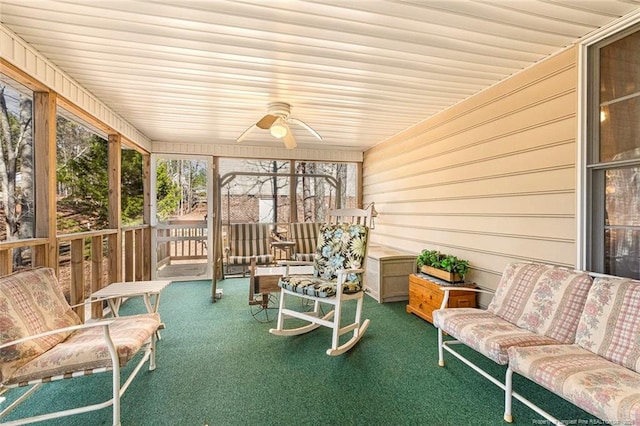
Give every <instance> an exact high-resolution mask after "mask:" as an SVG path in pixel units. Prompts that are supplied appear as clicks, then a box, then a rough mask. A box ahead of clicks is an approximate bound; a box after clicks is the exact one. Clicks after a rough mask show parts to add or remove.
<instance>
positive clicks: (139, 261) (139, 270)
mask: <svg viewBox="0 0 640 426" xmlns="http://www.w3.org/2000/svg"><path fill="white" fill-rule="evenodd" d="M144 231H145V230H144V228H142V229H136V230H135V231H134V232H135V234H134V237H135V242H134V244H135V251H136V255H135V258H136V262H135V265H134V268H135V271H134V280H135V281H144V280H145V279H144V276H145V275H144V269H143V267H144V263H143V262H144V258H145V257H146V256H145V255H144V253H145V245H144Z"/></svg>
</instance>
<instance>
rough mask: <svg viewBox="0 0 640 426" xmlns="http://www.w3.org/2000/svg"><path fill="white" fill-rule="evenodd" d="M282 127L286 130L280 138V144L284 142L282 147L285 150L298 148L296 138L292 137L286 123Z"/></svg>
mask: <svg viewBox="0 0 640 426" xmlns="http://www.w3.org/2000/svg"><path fill="white" fill-rule="evenodd" d="M283 125H284V127H286V128H287V134H286V135H284V136H283V137H282V142H284V146H285V147H286V148H287V149H293V148H295V147H296V146H298V144H297V143H296V138H294V137H293V133H291V129H290V128H289V126H287V125H286V123H283Z"/></svg>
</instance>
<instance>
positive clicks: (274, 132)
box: [236, 102, 322, 149]
mask: <svg viewBox="0 0 640 426" xmlns="http://www.w3.org/2000/svg"><path fill="white" fill-rule="evenodd" d="M290 112H291V105H289V104H288V103H285V102H271V103H269V109H268V110H267V114H266V115H265V116H264V117H262V118H261V119H260V120H259V121H258V122H257V123H256V124H253V125H251V126H250V127H249V128H248V129H247V130H245V131H244V132H242V134H241V135H240V136H239V137H238V139H236V141H237V142H242V141H243V140H244V138H246V137H247V135H248V134H249V133H250V132H251V131H252V130H253V129H254V128H255V127H258V128H260V129H264V130H266V129H269V133H271V136H273V137H275V138H277V139H282V141H283V142H284V146H285V147H287V149H293V148H295V147H296V146H297V144H296V139H295V138H294V137H293V133H292V132H291V129H290V127H289V124H290V123H294V124H297V125H299V126H302V127H304V128H305V129H307V130H308V131H309V133H311V134H312V135H313V136H315V137H316V138H318V139H319V140H322V136H320V134H319V133H318V132H316V131H315V130H313V129H312V128H311V127H310V126H309V125H308V124H307V123H305V122H304V121H302V120H298V119H297V118H294V117H290V116H289V114H290Z"/></svg>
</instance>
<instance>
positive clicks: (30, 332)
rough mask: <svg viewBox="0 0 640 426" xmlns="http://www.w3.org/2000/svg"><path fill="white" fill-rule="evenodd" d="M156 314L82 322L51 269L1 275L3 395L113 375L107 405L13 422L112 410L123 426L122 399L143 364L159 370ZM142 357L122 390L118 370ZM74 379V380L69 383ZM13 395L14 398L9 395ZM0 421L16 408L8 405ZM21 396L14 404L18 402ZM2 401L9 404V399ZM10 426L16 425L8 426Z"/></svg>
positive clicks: (0, 368)
mask: <svg viewBox="0 0 640 426" xmlns="http://www.w3.org/2000/svg"><path fill="white" fill-rule="evenodd" d="M159 326H160V318H159V316H158V314H157V313H150V314H142V315H133V316H127V317H118V318H113V319H108V320H100V321H95V322H88V323H86V324H83V323H82V321H81V320H80V318H79V317H78V315H77V314H76V313H75V312H74V311H73V309H72V307H71V306H69V304H68V303H67V301H66V299H65V298H64V296H63V294H62V291H61V289H60V287H59V284H58V281H57V278H56V276H55V274H54V272H53V270H52V269H51V268H36V269H30V270H25V271H20V272H17V273H14V274H12V275H7V276H3V277H0V395H2V394H4V393H5V392H7V391H8V390H10V389H13V388H17V387H22V386H31V388H30V389H29V390H28V391H27V392H26V393H24V395H25V396H28V395H31V394H32V392H33V391H34V390H35V389H37V388H38V387H39V386H41V385H42V384H43V383H47V382H51V381H54V380H60V379H73V378H76V377H79V376H83V375H89V374H93V373H100V372H106V371H112V378H113V379H112V383H113V393H112V399H110V400H108V401H105V402H103V403H99V404H94V405H90V406H85V407H78V408H72V409H68V410H64V411H59V412H55V413H47V414H42V415H38V416H34V417H29V418H23V419H20V420H17V421H15V424H23V423H25V422H26V423H28V422H32V421H34V422H35V421H40V420H46V419H51V418H56V417H62V416H67V415H71V414H77V413H81V412H85V411H91V410H99V409H102V408H104V407H108V406H113V424H114V425H118V424H120V397H121V395H122V393H124V390H125V389H126V388H127V386H128V384H129V382H130V381H131V380H132V379H133V377H135V375H136V373H137V371H138V370H139V369H140V367H141V366H142V364H143V363H145V362H146V361H149V369H150V370H153V369H155V339H156V331H157V329H158V327H159ZM139 352H142V353H143V355H142V357H141V359H140V360H139V361H138V364H137V367H136V368H135V369H134V371H133V372H132V373H131V374H130V376H129V378H128V379H127V381H126V382H125V384H124V385H123V386H121V385H120V367H123V366H125V365H126V364H128V362H129V361H130V360H132V359H133V358H134V356H136V354H138V353H139ZM72 383H73V380H71V381H70V384H72ZM7 395H8V396H10V394H7ZM3 399H5V397H2V398H0V409H1V410H2V411H0V419H3V418H4V417H5V416H6V415H8V414H9V412H10V411H11V410H12V409H13V408H14V406H15V405H14V404H11V405H8V406H7V407H4V406H3V405H2V404H3V403H2V400H3ZM22 400H23V398H18V399H17V400H16V401H17V403H18V404H19V403H20V402H21V401H22ZM4 403H6V404H9V399H8V398H7V400H6V401H4ZM9 424H14V422H10V423H9Z"/></svg>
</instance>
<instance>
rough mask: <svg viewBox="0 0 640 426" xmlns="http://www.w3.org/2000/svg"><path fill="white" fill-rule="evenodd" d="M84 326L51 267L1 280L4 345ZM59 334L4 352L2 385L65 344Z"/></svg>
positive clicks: (0, 340) (1, 353)
mask: <svg viewBox="0 0 640 426" xmlns="http://www.w3.org/2000/svg"><path fill="white" fill-rule="evenodd" d="M78 324H80V318H79V317H78V315H77V314H76V313H75V312H74V311H73V310H72V309H71V307H70V306H69V304H68V303H67V301H66V299H65V298H64V295H63V294H62V290H61V289H60V287H59V285H58V280H57V279H56V276H55V275H54V272H53V269H51V268H37V269H30V270H25V271H20V272H16V273H14V274H11V275H7V276H4V277H0V343H7V342H10V341H13V340H17V339H21V338H23V337H27V336H32V335H34V334H38V333H44V332H46V331H51V330H55V329H57V328H63V327H68V326H72V325H78ZM69 334H70V333H68V332H67V333H58V334H54V335H50V336H46V337H41V338H38V339H34V340H29V341H27V342H24V343H19V344H17V345H14V346H10V347H8V348H4V349H0V383H2V382H4V381H5V378H7V377H11V376H12V375H13V372H14V371H15V370H16V369H17V368H19V367H20V366H22V365H24V364H26V363H27V362H29V361H30V360H32V359H34V358H36V357H37V356H39V355H41V354H43V353H45V352H46V351H48V350H49V349H50V348H52V347H54V346H55V345H57V344H58V343H59V342H61V341H63V340H64V339H65V338H67V336H69Z"/></svg>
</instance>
